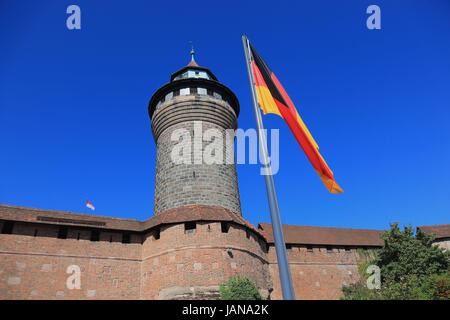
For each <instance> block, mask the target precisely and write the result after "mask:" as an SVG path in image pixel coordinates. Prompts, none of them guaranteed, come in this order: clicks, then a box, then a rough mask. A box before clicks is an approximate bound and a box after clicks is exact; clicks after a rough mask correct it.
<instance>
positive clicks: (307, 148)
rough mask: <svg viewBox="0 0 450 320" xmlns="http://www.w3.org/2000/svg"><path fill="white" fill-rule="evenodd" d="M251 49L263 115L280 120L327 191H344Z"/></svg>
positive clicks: (284, 97) (275, 80)
mask: <svg viewBox="0 0 450 320" xmlns="http://www.w3.org/2000/svg"><path fill="white" fill-rule="evenodd" d="M250 50H251V54H252V57H251V69H252V73H253V77H254V81H255V87H256V94H257V96H258V103H259V106H260V108H261V109H262V111H263V113H264V114H267V113H274V114H277V115H279V116H280V117H282V118H283V119H284V121H286V123H287V125H288V126H289V129H291V132H292V134H293V135H294V137H295V139H296V140H297V142H298V144H299V145H300V147H301V148H302V149H303V152H304V153H305V154H306V156H307V157H308V159H309V161H310V162H311V164H312V166H313V167H314V169H315V170H316V171H317V173H318V174H319V177H320V179H322V182H323V183H324V184H325V186H326V187H327V189H328V190H329V191H330V192H331V193H341V192H344V190H342V189H341V188H340V187H339V186H338V184H337V183H336V181H335V180H334V177H333V172H332V171H331V170H330V168H328V165H327V164H326V162H325V160H324V159H323V158H322V156H321V155H320V153H319V146H318V145H317V143H316V141H314V139H313V137H312V135H311V133H310V132H309V130H308V128H306V126H305V124H304V123H303V120H302V119H301V118H300V115H299V114H298V112H297V110H296V109H295V106H294V104H293V103H292V101H291V99H290V98H289V96H288V95H287V93H286V91H285V90H284V88H283V86H282V85H281V83H280V82H279V81H278V79H277V78H276V77H275V75H274V74H273V72H272V71H271V70H270V69H269V67H268V66H267V64H266V63H265V62H264V60H263V59H262V58H261V57H260V55H259V54H258V53H257V52H256V50H255V48H253V46H252V45H250Z"/></svg>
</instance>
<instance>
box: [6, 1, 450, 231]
mask: <svg viewBox="0 0 450 320" xmlns="http://www.w3.org/2000/svg"><path fill="white" fill-rule="evenodd" d="M70 4H77V5H79V6H80V8H81V30H76V31H71V30H68V29H67V28H66V18H67V16H68V15H67V14H66V8H67V6H69V5H70ZM371 4H376V5H378V6H379V7H380V8H381V30H368V29H367V28H366V19H367V17H368V16H369V15H368V14H366V8H367V7H368V6H369V5H371ZM242 33H246V34H247V35H248V37H249V39H250V41H251V42H252V44H253V45H254V46H255V48H256V49H257V50H258V51H259V53H260V54H261V56H262V57H263V58H264V59H265V60H266V62H267V63H268V64H269V66H270V67H271V69H272V70H273V72H274V73H275V74H276V75H277V77H278V79H279V80H280V81H281V83H282V84H283V86H284V87H285V89H286V91H287V92H288V94H289V95H290V97H291V99H292V100H293V102H294V104H295V105H296V107H297V109H298V111H299V113H300V115H301V116H302V118H303V120H304V121H305V123H306V125H307V126H308V128H309V129H310V131H311V133H312V135H313V137H314V138H315V139H316V141H317V142H318V144H319V146H320V151H321V154H322V156H323V157H324V158H325V160H326V161H327V163H328V165H329V166H330V168H331V170H333V172H334V175H335V178H336V180H337V182H338V183H339V184H340V186H341V187H342V188H343V189H344V190H345V193H344V194H338V195H332V194H330V193H328V191H327V190H326V188H325V187H324V186H323V184H322V182H321V180H320V179H319V177H318V176H317V173H316V172H315V170H314V169H313V168H312V166H311V164H310V163H309V161H308V160H307V158H306V156H305V155H304V154H303V152H302V150H301V149H300V147H299V146H298V145H297V142H296V141H295V139H294V137H293V136H292V134H291V133H290V131H289V129H288V127H287V126H286V124H285V123H284V121H283V120H282V119H281V118H280V117H277V116H275V115H268V116H264V117H263V121H264V124H265V126H266V128H269V129H270V128H279V129H280V139H281V145H280V171H279V173H278V174H277V175H276V176H275V185H276V188H277V193H278V200H279V205H280V212H281V218H282V222H283V223H285V224H298V225H311V226H334V227H352V228H374V229H386V228H388V227H389V223H392V222H394V221H399V222H400V224H409V223H411V224H412V225H413V226H417V225H425V224H441V223H449V220H450V219H449V216H450V169H449V163H450V143H449V140H450V129H449V123H450V2H449V1H448V0H429V1H425V0H423V1H413V0H408V1H406V0H405V1H382V0H371V1H365V0H351V1H350V0H345V1H344V0H342V1H324V0H318V1H289V2H288V1H230V0H228V1H222V2H216V1H201V2H199V1H194V0H191V1H175V2H172V1H167V2H163V1H135V0H128V1H84V0H73V1H62V0H58V1H31V0H21V1H13V0H2V1H1V2H0V49H1V50H0V143H1V148H0V150H1V153H0V203H6V204H14V205H22V206H29V207H36V208H44V209H55V210H67V211H74V212H83V209H84V203H85V200H86V198H88V199H89V200H90V201H91V202H92V203H93V204H94V205H95V206H96V211H95V212H94V213H95V214H99V215H106V216H113V217H123V218H134V219H139V220H144V219H146V218H149V217H151V216H152V215H153V196H154V173H155V159H156V146H155V143H154V141H153V137H152V135H151V131H150V120H149V118H148V113H147V104H148V101H149V99H150V97H151V96H152V94H153V93H154V92H155V91H156V90H157V89H158V88H159V87H160V86H162V85H163V84H165V83H167V82H168V81H169V77H170V74H171V73H173V72H174V71H176V70H178V69H180V68H181V67H183V66H185V65H186V64H187V63H188V62H189V51H190V47H189V43H188V42H189V41H193V42H194V45H195V49H196V53H197V54H196V57H197V58H196V59H197V62H198V63H199V64H200V65H201V66H205V67H208V68H210V69H211V70H212V71H213V72H214V73H215V75H216V76H217V77H218V78H219V80H220V81H221V82H222V83H224V84H225V85H227V86H228V87H229V88H230V89H231V90H233V91H234V92H235V94H236V95H237V97H238V99H239V101H240V104H241V114H240V116H239V127H240V128H243V129H248V128H253V127H254V126H255V122H254V116H253V111H252V107H251V98H250V90H249V86H248V79H247V71H246V69H245V62H244V56H243V51H242V43H241V34H242ZM237 170H238V180H239V188H240V194H241V201H242V209H243V215H244V217H245V218H246V219H248V220H249V221H250V222H252V223H253V224H255V225H256V224H257V223H258V222H270V216H269V211H268V205H267V198H266V193H265V185H264V179H263V177H262V176H260V175H259V166H257V165H238V169H237Z"/></svg>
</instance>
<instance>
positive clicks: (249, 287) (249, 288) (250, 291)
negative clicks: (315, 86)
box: [220, 276, 262, 300]
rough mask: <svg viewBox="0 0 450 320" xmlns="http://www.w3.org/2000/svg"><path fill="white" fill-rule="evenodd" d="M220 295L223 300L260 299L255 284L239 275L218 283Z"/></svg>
mask: <svg viewBox="0 0 450 320" xmlns="http://www.w3.org/2000/svg"><path fill="white" fill-rule="evenodd" d="M220 297H221V298H222V299H223V300H262V297H261V294H260V293H259V291H258V289H257V288H256V286H255V284H254V283H253V282H252V281H251V280H250V279H249V278H247V277H243V278H241V277H239V276H237V277H234V278H230V279H229V280H228V281H227V282H225V283H223V284H221V285H220Z"/></svg>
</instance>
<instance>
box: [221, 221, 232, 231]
mask: <svg viewBox="0 0 450 320" xmlns="http://www.w3.org/2000/svg"><path fill="white" fill-rule="evenodd" d="M220 227H221V229H222V233H228V231H229V230H230V224H229V223H228V222H221V223H220Z"/></svg>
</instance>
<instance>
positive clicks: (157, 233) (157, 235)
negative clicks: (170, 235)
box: [154, 228, 161, 240]
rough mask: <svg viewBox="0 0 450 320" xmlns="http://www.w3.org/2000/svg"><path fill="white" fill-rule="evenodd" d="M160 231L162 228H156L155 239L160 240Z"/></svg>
mask: <svg viewBox="0 0 450 320" xmlns="http://www.w3.org/2000/svg"><path fill="white" fill-rule="evenodd" d="M160 232H161V230H160V229H159V228H156V229H155V233H154V236H155V240H158V239H159V237H160Z"/></svg>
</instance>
